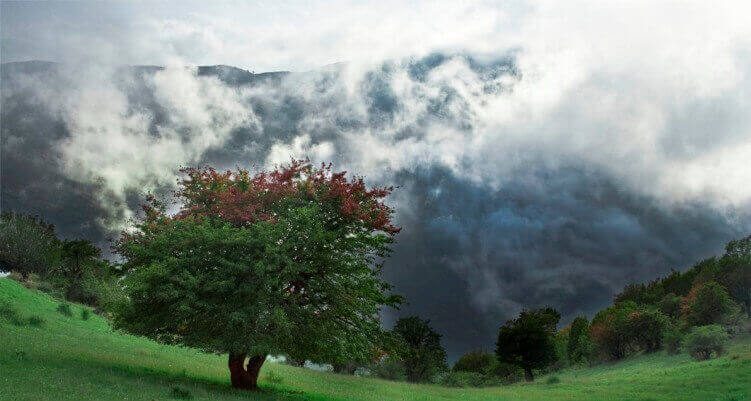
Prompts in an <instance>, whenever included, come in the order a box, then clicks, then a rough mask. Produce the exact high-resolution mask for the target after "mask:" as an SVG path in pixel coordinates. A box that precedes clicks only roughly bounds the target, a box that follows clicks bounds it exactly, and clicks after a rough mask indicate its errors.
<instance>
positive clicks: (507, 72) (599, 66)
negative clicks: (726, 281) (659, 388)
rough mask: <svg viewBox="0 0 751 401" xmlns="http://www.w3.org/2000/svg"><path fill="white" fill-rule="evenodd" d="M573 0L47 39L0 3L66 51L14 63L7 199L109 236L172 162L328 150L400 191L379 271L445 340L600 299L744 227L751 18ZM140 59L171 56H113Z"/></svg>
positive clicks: (748, 218)
mask: <svg viewBox="0 0 751 401" xmlns="http://www.w3.org/2000/svg"><path fill="white" fill-rule="evenodd" d="M566 6H567V7H564V5H563V4H562V3H559V2H551V3H548V2H541V3H536V4H535V5H534V6H528V5H525V4H523V3H518V4H513V5H511V6H504V7H500V6H498V5H496V4H492V3H487V4H486V3H477V4H473V5H471V6H468V5H459V4H455V2H452V3H447V4H444V5H443V6H441V5H440V4H438V5H431V6H427V5H419V6H410V7H406V8H404V9H401V8H400V9H399V11H393V10H394V8H393V7H392V8H389V9H388V10H389V12H386V9H378V8H372V9H371V8H365V7H362V6H353V7H352V8H347V7H345V5H342V4H340V5H337V7H339V9H348V10H350V12H348V13H345V14H346V15H347V16H348V17H349V18H350V19H351V21H350V22H347V21H346V20H345V17H343V16H342V15H343V14H341V13H339V14H334V13H327V10H326V9H325V8H324V9H320V10H311V11H310V12H309V13H302V12H301V11H300V9H299V8H295V10H296V11H291V14H290V15H289V16H288V17H280V15H281V14H280V12H279V11H278V10H277V11H276V12H274V11H273V10H266V9H264V10H260V11H259V13H258V16H257V17H255V18H259V19H262V17H261V16H262V15H266V14H264V12H266V13H271V14H273V15H274V18H270V19H268V20H266V21H262V22H260V21H259V22H258V24H252V23H247V21H242V22H240V21H239V20H237V19H233V18H232V17H231V14H230V11H234V12H235V13H237V14H238V15H242V14H243V13H244V12H247V13H250V11H249V10H251V9H252V7H250V6H240V5H238V6H237V9H230V8H228V9H227V10H223V9H222V10H219V11H211V12H209V11H206V12H197V13H194V14H191V15H183V14H182V13H179V12H178V13H176V14H175V15H172V16H170V17H169V18H167V17H163V16H162V13H165V12H166V11H165V10H169V8H170V5H169V4H166V5H165V4H162V5H160V6H159V7H157V8H158V10H155V12H154V13H153V14H151V15H150V16H149V17H147V18H144V19H143V20H141V21H135V20H134V19H128V18H125V19H123V20H116V21H114V22H113V24H114V25H115V28H113V29H111V30H106V29H105V28H104V27H102V26H99V25H97V24H92V25H87V26H86V27H84V28H80V29H78V30H77V28H76V29H74V28H72V27H71V25H70V23H69V22H70V21H57V22H56V23H55V24H57V25H55V24H52V26H58V27H60V29H61V32H63V33H64V34H63V35H62V39H61V40H60V42H59V44H60V46H59V47H60V48H59V49H56V50H55V51H51V50H45V46H48V45H49V43H50V41H49V40H46V41H45V40H44V38H48V36H49V34H48V33H47V31H46V30H45V28H39V30H38V31H33V32H28V27H26V26H25V27H26V28H24V29H21V28H18V27H15V26H14V25H13V24H11V25H10V28H6V27H5V26H6V25H7V24H5V22H6V18H8V17H7V15H8V13H7V12H5V11H6V10H5V8H4V10H3V11H4V15H3V18H4V20H3V22H4V24H3V25H4V29H3V36H2V39H3V53H4V59H5V58H6V57H5V56H6V55H7V54H10V55H13V56H15V57H18V58H24V57H27V58H28V57H36V58H45V57H43V55H44V54H50V55H52V56H51V57H50V58H53V59H58V60H61V61H66V62H65V63H62V64H44V63H25V64H4V65H3V80H2V85H3V88H2V89H3V90H2V121H3V127H2V145H3V147H2V152H3V169H2V180H3V181H2V182H3V187H2V196H3V199H2V201H3V202H2V203H3V207H4V208H5V209H7V208H11V209H18V210H24V211H31V212H35V213H41V214H43V215H45V216H46V217H48V218H50V219H52V220H53V221H54V222H56V223H57V224H58V226H60V227H61V228H62V230H63V232H64V234H66V235H69V236H76V235H87V236H89V237H91V238H95V239H98V240H101V239H103V238H104V237H106V236H107V235H112V234H113V233H115V232H116V231H117V230H118V229H119V228H121V227H123V226H124V225H126V224H127V221H128V219H129V218H131V217H132V216H133V213H134V212H135V211H136V210H137V209H136V205H137V203H138V202H139V200H140V199H142V197H143V195H144V194H145V193H146V192H149V191H155V192H159V193H164V192H165V191H166V190H168V189H170V188H171V187H172V186H173V185H174V183H175V180H176V173H177V169H178V168H179V167H181V166H184V165H199V164H207V163H208V164H211V165H214V166H218V167H222V168H224V167H226V168H231V167H234V166H236V165H239V166H242V167H254V166H256V167H264V166H265V167H268V166H272V165H274V164H277V163H282V162H285V161H287V160H289V158H291V157H296V158H302V157H308V158H310V159H311V160H313V161H316V162H319V161H333V162H334V163H335V165H336V166H337V167H338V168H342V169H347V170H348V171H351V172H355V173H359V174H363V175H365V177H366V179H367V180H368V181H369V182H370V183H371V184H393V185H397V186H398V187H399V188H398V189H397V191H396V192H395V194H394V197H393V200H392V201H393V203H394V205H395V206H396V208H397V211H398V215H397V218H398V220H399V222H400V223H401V224H402V225H403V226H404V231H403V232H402V233H401V234H400V235H399V241H398V243H397V245H396V252H395V254H394V257H393V258H392V261H391V262H390V264H389V266H388V267H387V276H388V278H389V280H390V281H392V282H393V283H394V284H395V286H396V288H397V290H399V291H401V292H402V293H404V294H405V295H406V296H407V298H408V299H409V301H410V304H409V305H407V306H405V308H404V310H403V311H402V312H401V313H403V314H404V313H420V314H423V315H425V316H426V317H428V318H431V319H432V320H433V322H434V324H435V325H436V326H437V327H438V328H439V329H440V330H441V331H442V332H444V333H445V334H446V337H445V340H446V342H447V344H448V345H449V347H450V351H451V352H452V354H456V353H457V352H460V351H462V350H466V349H468V348H471V347H482V346H485V347H488V346H489V345H490V344H491V343H492V338H493V332H494V330H495V329H496V328H497V325H498V324H499V323H501V322H502V321H503V320H505V319H507V318H509V317H510V316H512V315H513V314H514V313H516V312H518V310H520V309H522V308H525V307H531V306H538V305H544V304H549V305H552V306H554V307H557V308H559V309H560V310H561V311H562V312H563V313H564V315H565V316H566V318H570V317H571V316H574V315H576V314H580V313H592V312H593V311H595V310H596V309H597V308H599V307H601V306H603V305H605V304H606V303H607V302H609V300H610V298H611V297H612V294H613V293H614V292H615V291H617V290H618V289H619V288H620V287H622V286H623V285H624V284H626V283H628V282H631V281H643V280H647V279H652V278H654V277H655V276H657V275H659V274H664V273H666V272H667V271H669V269H670V268H684V267H686V266H687V265H688V264H690V263H692V262H693V261H695V260H696V259H698V258H702V257H706V256H709V255H711V254H712V253H714V252H717V251H719V250H720V249H721V246H722V244H723V243H724V242H725V241H727V240H729V239H731V238H733V237H735V236H740V235H743V234H745V233H747V232H748V231H749V230H751V185H748V183H749V182H751V168H749V160H751V117H749V113H748V112H747V109H748V105H749V104H751V98H750V97H749V96H751V95H750V94H751V57H750V56H751V41H749V40H748V38H749V37H751V26H749V25H748V24H747V23H745V21H743V18H742V17H741V16H742V15H744V14H743V12H742V10H740V8H742V7H744V6H743V5H737V7H731V6H730V5H729V4H728V3H722V4H715V5H712V7H706V6H704V5H701V4H681V6H680V7H672V6H669V5H666V4H654V3H644V4H639V3H636V2H630V3H628V4H621V5H617V6H616V5H613V4H604V3H597V4H589V5H587V6H586V7H578V6H577V7H572V5H571V4H567V5H566ZM4 7H6V6H5V4H4ZM119 7H122V8H124V9H125V11H128V12H130V13H131V16H137V15H141V13H142V10H138V9H135V8H132V7H130V6H122V5H121V6H119ZM197 7H198V9H197V11H200V6H197ZM249 7H250V8H249ZM282 7H283V8H285V7H286V6H282ZM384 7H387V8H388V5H386V6H384ZM32 11H33V10H31V11H29V10H26V11H25V12H26V13H28V15H27V14H24V13H22V12H19V11H18V10H15V11H14V12H15V14H12V15H15V16H16V17H17V18H18V19H19V20H23V19H24V18H29V15H33V14H34V13H33V12H32ZM328 11H330V10H328ZM125 15H128V13H125ZM666 15H669V16H670V19H669V20H666V19H665V16H666ZM375 16H382V17H383V18H380V19H378V18H375ZM212 17H215V18H212ZM72 18H73V19H72V20H75V19H76V18H85V16H82V15H75V16H73V17H72ZM251 20H253V19H252V18H251ZM358 23H361V24H360V25H358ZM269 27H273V28H274V29H271V28H269ZM135 28H138V29H135ZM93 31H96V32H100V31H101V32H100V33H101V34H100V35H94V36H95V37H96V38H97V39H96V41H93V42H87V39H86V38H88V37H90V36H92V35H91V33H92V32H93ZM124 32H126V33H132V35H133V36H128V35H127V34H124ZM21 33H28V34H29V36H30V37H36V38H37V39H40V40H39V43H41V44H40V45H39V46H38V47H34V46H32V47H28V48H23V49H21V47H22V46H20V44H21V43H22V42H23V41H22V40H21V39H19V36H18V35H20V34H21ZM156 33H159V35H157V34H156ZM397 33H398V35H397ZM144 38H150V39H153V38H158V40H151V41H144V40H142V39H144ZM100 42H105V43H107V45H104V44H100ZM81 43H89V44H90V46H84V49H83V51H82V50H81V48H82V46H81ZM113 47H116V48H119V47H122V51H121V52H113V51H111V49H112V48H113ZM64 50H65V51H68V50H69V53H65V54H62V53H61V52H63V51H64ZM97 51H98V52H99V54H100V55H101V57H98V58H97V57H94V56H93V55H92V53H96V52H97ZM35 52H38V53H35ZM45 52H46V53H45ZM227 61H229V62H227ZM336 61H347V62H346V63H339V64H333V65H329V66H326V67H317V68H312V66H321V65H323V64H327V63H332V62H336ZM138 63H141V64H164V65H166V68H156V67H123V66H122V65H123V64H138ZM199 63H204V64H219V63H224V64H232V63H234V64H236V65H239V66H243V67H246V68H247V67H251V66H252V68H253V69H258V70H261V69H262V68H270V67H280V68H290V69H295V70H298V71H302V70H306V69H310V71H309V72H293V73H276V74H266V75H253V74H250V73H248V72H246V71H242V70H239V69H234V68H230V67H212V68H194V67H185V65H195V64H199ZM295 67H297V68H295ZM29 155H33V157H29ZM460 317H463V318H461V319H460ZM389 318H391V315H389Z"/></svg>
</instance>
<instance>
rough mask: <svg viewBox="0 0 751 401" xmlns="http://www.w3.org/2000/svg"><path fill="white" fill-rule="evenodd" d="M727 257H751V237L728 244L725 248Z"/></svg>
mask: <svg viewBox="0 0 751 401" xmlns="http://www.w3.org/2000/svg"><path fill="white" fill-rule="evenodd" d="M725 256H727V257H732V258H740V257H746V256H751V235H749V236H748V237H746V238H741V239H737V240H733V241H730V242H728V244H727V245H726V246H725Z"/></svg>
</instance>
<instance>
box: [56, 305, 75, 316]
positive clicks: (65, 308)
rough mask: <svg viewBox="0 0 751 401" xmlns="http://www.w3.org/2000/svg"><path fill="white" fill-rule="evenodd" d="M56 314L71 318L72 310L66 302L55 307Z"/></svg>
mask: <svg viewBox="0 0 751 401" xmlns="http://www.w3.org/2000/svg"><path fill="white" fill-rule="evenodd" d="M57 312H58V313H60V314H61V315H64V316H68V317H71V316H73V310H72V309H71V308H70V304H69V303H67V302H63V303H61V304H59V305H57Z"/></svg>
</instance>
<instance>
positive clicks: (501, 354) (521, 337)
mask: <svg viewBox="0 0 751 401" xmlns="http://www.w3.org/2000/svg"><path fill="white" fill-rule="evenodd" d="M560 319H561V314H560V313H558V311H556V310H555V309H552V308H543V309H536V310H529V311H523V312H522V313H520V314H519V317H518V318H516V319H514V320H509V321H508V322H506V324H505V325H503V326H501V328H500V329H499V330H498V341H497V342H496V355H497V356H498V359H499V360H500V361H501V362H505V363H510V364H512V365H516V366H518V367H520V368H522V369H523V370H524V377H525V379H526V380H527V381H532V380H534V375H533V373H532V370H533V369H542V368H545V367H547V366H549V365H550V364H552V363H553V362H555V361H556V359H557V358H558V356H557V354H556V347H555V342H554V339H553V336H554V335H555V330H556V326H557V325H558V321H559V320H560Z"/></svg>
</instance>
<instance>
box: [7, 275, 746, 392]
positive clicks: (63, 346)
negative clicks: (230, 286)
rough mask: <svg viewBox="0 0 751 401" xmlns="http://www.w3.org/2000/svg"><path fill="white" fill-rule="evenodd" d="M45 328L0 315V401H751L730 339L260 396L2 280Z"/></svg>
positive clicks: (307, 376) (266, 386) (334, 379)
mask: <svg viewBox="0 0 751 401" xmlns="http://www.w3.org/2000/svg"><path fill="white" fill-rule="evenodd" d="M4 302H5V303H10V304H11V305H13V307H14V309H16V310H17V311H18V312H19V313H20V315H21V317H22V318H24V319H29V318H31V317H35V316H36V317H40V318H42V319H43V320H44V323H42V324H41V325H39V326H38V327H37V326H35V325H33V324H26V325H23V326H17V325H13V324H11V323H9V322H8V319H7V318H6V319H3V318H2V317H0V344H2V345H0V400H61V401H62V400H75V401H82V400H144V401H151V400H170V399H175V398H179V394H173V393H172V388H173V387H175V386H179V388H181V389H185V390H188V391H189V392H190V394H191V395H192V397H193V398H192V399H194V400H341V401H344V400H363V401H384V400H404V401H417V400H423V401H428V400H478V401H479V400H488V401H490V400H493V401H503V400H514V401H523V400H540V401H543V400H544V401H552V400H559V401H560V400H580V401H586V400H592V401H595V400H596V401H602V400H619V401H629V400H634V401H635V400H641V401H647V400H652V401H657V400H682V401H689V400H697V401H712V400H722V401H731V400H734V401H741V400H751V338H749V337H746V338H743V339H740V340H738V341H736V342H735V343H734V344H733V345H732V347H731V348H730V350H729V352H728V353H727V355H726V356H725V357H723V358H720V359H715V360H710V361H706V362H695V361H692V360H691V359H690V358H688V357H687V356H686V355H679V356H667V355H665V354H655V355H649V356H642V357H638V358H633V359H630V360H627V361H625V362H622V363H619V364H615V365H610V366H599V367H596V368H590V369H577V370H567V371H564V372H560V373H558V374H557V375H556V376H557V377H558V378H559V379H560V382H559V383H555V384H547V380H546V379H547V378H546V377H541V378H539V379H538V381H537V382H535V383H533V384H517V385H511V386H505V387H497V388H484V389H450V388H444V387H438V386H428V385H412V384H406V383H393V382H387V381H382V380H376V379H366V378H357V377H349V376H341V375H335V374H329V373H320V372H313V371H310V370H305V369H300V368H295V367H290V366H286V365H280V364H273V363H267V364H266V365H265V366H264V368H263V372H262V374H261V385H262V387H263V392H261V393H244V392H238V391H233V390H232V389H231V388H230V387H229V378H228V374H227V369H226V359H225V357H224V356H218V355H207V354H204V353H201V352H197V351H195V350H192V349H187V348H179V347H172V346H164V345H159V344H156V343H154V342H152V341H149V340H146V339H143V338H138V337H133V336H129V335H124V334H120V333H114V332H112V331H111V329H110V327H109V325H108V324H107V322H106V321H105V320H103V319H102V318H100V317H99V316H96V315H93V314H92V315H91V317H90V318H89V319H88V320H83V319H82V317H81V309H82V308H83V307H82V306H79V305H74V306H73V308H72V309H73V315H72V316H70V317H68V316H64V315H62V314H60V313H58V312H57V311H56V309H57V307H58V302H57V301H56V300H54V299H52V298H50V297H49V296H47V295H45V294H42V293H40V292H37V291H30V290H27V289H25V288H23V287H22V286H21V285H19V284H18V283H16V282H14V281H11V280H9V279H0V305H1V304H2V303H4Z"/></svg>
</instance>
